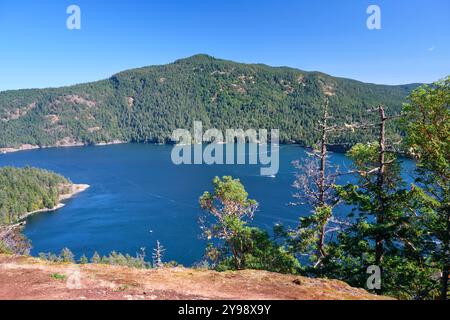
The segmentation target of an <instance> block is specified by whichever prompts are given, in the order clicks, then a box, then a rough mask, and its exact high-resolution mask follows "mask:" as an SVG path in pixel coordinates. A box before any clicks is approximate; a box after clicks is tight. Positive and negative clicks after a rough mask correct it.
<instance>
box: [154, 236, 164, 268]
mask: <svg viewBox="0 0 450 320" xmlns="http://www.w3.org/2000/svg"><path fill="white" fill-rule="evenodd" d="M165 251H166V249H164V247H163V246H162V245H161V243H160V242H159V240H158V241H156V248H155V249H153V265H154V266H155V267H156V268H162V267H164V263H163V255H164V252H165Z"/></svg>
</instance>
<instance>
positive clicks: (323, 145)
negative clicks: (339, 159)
mask: <svg viewBox="0 0 450 320" xmlns="http://www.w3.org/2000/svg"><path fill="white" fill-rule="evenodd" d="M327 124H328V99H327V100H326V101H325V106H324V110H323V118H322V137H321V140H320V168H319V170H320V180H319V206H320V207H321V208H323V207H325V192H326V185H325V184H326V179H325V176H326V166H327V153H328V150H327V138H328V136H327V133H328V130H329V128H328V126H327ZM325 229H326V223H323V225H322V226H321V229H320V237H319V243H318V246H319V251H320V255H321V257H322V258H323V257H325V255H326V252H325V231H326V230H325Z"/></svg>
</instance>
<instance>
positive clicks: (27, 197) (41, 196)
mask: <svg viewBox="0 0 450 320" xmlns="http://www.w3.org/2000/svg"><path fill="white" fill-rule="evenodd" d="M70 185H71V182H70V181H68V180H67V179H65V178H64V177H62V176H60V175H58V174H56V173H53V172H50V171H46V170H40V169H34V168H23V169H19V168H10V167H5V168H0V226H1V225H2V224H11V223H15V222H17V221H18V220H19V219H20V217H21V216H23V215H24V214H27V213H30V212H33V211H36V210H41V209H52V208H54V207H55V206H56V205H57V204H58V202H59V197H60V195H62V194H66V193H68V192H69V190H70V188H69V186H70Z"/></svg>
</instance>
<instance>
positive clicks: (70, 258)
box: [59, 248, 75, 263]
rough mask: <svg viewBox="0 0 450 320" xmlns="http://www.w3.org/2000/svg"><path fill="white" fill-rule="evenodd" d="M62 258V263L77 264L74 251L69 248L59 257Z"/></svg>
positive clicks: (63, 250)
mask: <svg viewBox="0 0 450 320" xmlns="http://www.w3.org/2000/svg"><path fill="white" fill-rule="evenodd" d="M59 256H60V258H61V262H64V263H75V259H74V255H73V253H72V251H70V250H69V249H67V248H64V249H62V251H61V254H60V255H59Z"/></svg>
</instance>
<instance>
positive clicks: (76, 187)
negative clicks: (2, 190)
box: [19, 184, 91, 222]
mask: <svg viewBox="0 0 450 320" xmlns="http://www.w3.org/2000/svg"><path fill="white" fill-rule="evenodd" d="M70 187H71V192H69V193H67V194H62V195H60V196H59V200H58V201H59V202H58V204H57V205H56V206H55V207H53V208H44V209H39V210H35V211H32V212H27V213H25V214H23V215H21V216H20V218H19V221H20V222H23V221H24V220H25V219H27V218H28V217H30V216H32V215H35V214H38V213H44V212H54V211H57V210H59V209H61V208H64V207H65V203H64V202H65V201H67V200H69V199H72V198H73V197H75V196H76V195H78V194H80V193H82V192H84V191H86V190H87V189H89V188H90V187H91V186H90V185H88V184H72V185H71V186H70Z"/></svg>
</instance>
